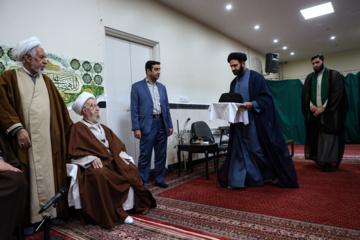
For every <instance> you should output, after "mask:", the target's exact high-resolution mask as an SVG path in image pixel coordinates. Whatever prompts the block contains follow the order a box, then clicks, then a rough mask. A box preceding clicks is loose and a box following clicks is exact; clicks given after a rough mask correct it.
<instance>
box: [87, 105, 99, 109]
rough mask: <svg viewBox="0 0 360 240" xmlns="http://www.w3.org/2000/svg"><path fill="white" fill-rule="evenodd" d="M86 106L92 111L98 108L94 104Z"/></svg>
mask: <svg viewBox="0 0 360 240" xmlns="http://www.w3.org/2000/svg"><path fill="white" fill-rule="evenodd" d="M88 106H89V108H90V109H91V110H92V109H94V108H97V107H99V106H98V105H97V104H96V103H95V104H93V103H91V104H88Z"/></svg>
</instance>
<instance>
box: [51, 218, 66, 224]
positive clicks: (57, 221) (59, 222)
mask: <svg viewBox="0 0 360 240" xmlns="http://www.w3.org/2000/svg"><path fill="white" fill-rule="evenodd" d="M50 223H51V224H52V225H55V226H59V225H63V224H64V220H62V219H60V218H52V219H50Z"/></svg>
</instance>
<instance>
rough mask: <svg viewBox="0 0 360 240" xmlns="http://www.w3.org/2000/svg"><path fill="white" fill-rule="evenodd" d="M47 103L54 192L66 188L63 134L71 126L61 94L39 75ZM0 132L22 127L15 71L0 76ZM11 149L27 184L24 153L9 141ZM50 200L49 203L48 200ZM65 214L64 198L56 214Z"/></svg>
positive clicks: (50, 81) (27, 169) (22, 118)
mask: <svg viewBox="0 0 360 240" xmlns="http://www.w3.org/2000/svg"><path fill="white" fill-rule="evenodd" d="M43 78H44V81H45V84H46V87H47V90H48V93H49V99H50V113H51V120H50V121H51V126H50V129H49V130H50V134H51V146H52V154H53V167H54V181H55V192H56V193H57V192H59V191H60V189H62V188H64V187H66V186H67V177H66V165H65V157H66V147H67V144H66V134H67V133H68V131H69V130H70V127H71V125H72V124H73V122H72V120H71V118H70V116H69V111H68V110H67V107H66V105H65V103H64V100H63V99H62V97H61V94H60V93H59V91H58V90H57V88H56V87H55V85H54V83H53V82H52V80H51V79H50V78H49V77H47V76H46V75H43ZM0 102H1V104H0V112H1V118H0V129H1V130H5V131H6V130H7V129H8V128H10V127H11V126H13V125H14V124H16V123H21V124H22V125H23V126H25V122H24V114H23V110H22V104H21V96H20V92H19V88H18V80H17V76H16V72H15V70H8V71H5V72H3V73H2V74H1V75H0ZM13 148H14V151H15V154H16V156H17V158H18V159H19V161H20V163H21V165H22V171H23V173H24V175H25V178H26V179H27V180H28V181H29V167H28V156H27V150H23V149H21V148H20V147H19V146H18V144H17V141H16V139H15V138H14V139H13ZM28 199H29V191H28V196H27V201H26V202H27V206H26V209H27V210H26V211H25V216H26V219H25V220H26V222H28V221H29V212H30V210H29V208H30V205H29V201H28ZM49 200H50V199H49ZM66 210H67V201H66V199H65V198H60V200H59V203H58V205H57V213H58V215H60V216H65V215H66Z"/></svg>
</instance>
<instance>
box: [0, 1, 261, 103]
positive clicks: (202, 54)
mask: <svg viewBox="0 0 360 240" xmlns="http://www.w3.org/2000/svg"><path fill="white" fill-rule="evenodd" d="M0 9H1V10H0V11H1V14H0V20H1V21H0V29H1V32H0V39H1V42H2V43H5V44H9V45H15V44H16V43H17V42H18V41H20V40H23V39H27V38H29V37H30V36H32V35H36V36H38V37H39V38H40V40H41V41H42V43H43V46H44V48H45V51H48V52H52V53H57V54H62V55H66V56H74V57H78V58H84V59H89V60H96V61H101V62H104V59H105V57H104V47H105V46H104V42H105V36H104V35H105V33H104V26H108V27H111V28H115V29H117V30H120V31H124V32H127V33H131V34H134V35H137V36H141V37H144V38H148V39H150V40H153V41H157V42H159V43H160V61H161V62H162V74H161V77H160V81H161V82H162V83H164V84H165V85H166V86H167V90H168V95H169V100H170V102H179V97H180V96H188V97H189V103H210V102H214V101H217V100H218V98H219V96H220V93H222V92H226V91H228V89H229V85H230V81H231V80H232V79H233V74H232V72H231V71H230V68H229V65H228V63H227V61H226V58H227V56H228V54H229V53H230V52H232V51H243V52H246V53H247V54H248V55H249V56H248V57H249V60H248V64H251V59H252V58H255V57H258V58H259V59H261V61H262V62H263V64H262V65H263V66H262V67H263V69H264V68H265V63H264V57H265V56H262V55H260V54H258V53H256V51H253V50H250V49H248V48H247V47H246V46H244V45H242V44H240V43H238V42H236V41H234V40H232V39H230V38H227V37H224V36H223V35H222V34H220V33H218V32H215V31H213V30H211V29H209V28H207V27H206V26H204V25H201V24H199V23H197V22H195V21H193V20H191V19H189V18H187V17H185V16H184V15H181V14H178V13H177V12H175V11H173V10H171V9H170V8H167V7H165V6H163V5H161V4H159V3H158V2H156V1H153V0H131V1H130V0H98V1H95V0H76V1H72V0H63V1H54V0H51V1H49V0H34V1H27V0H12V1H2V2H1V8H0ZM105 68H106V63H105ZM144 74H145V71H144ZM139 80H140V79H139ZM105 81H106V79H105Z"/></svg>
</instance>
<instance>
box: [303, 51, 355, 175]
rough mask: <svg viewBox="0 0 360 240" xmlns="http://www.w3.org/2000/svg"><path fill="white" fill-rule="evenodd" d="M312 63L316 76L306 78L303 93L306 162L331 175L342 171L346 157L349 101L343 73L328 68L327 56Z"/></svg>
mask: <svg viewBox="0 0 360 240" xmlns="http://www.w3.org/2000/svg"><path fill="white" fill-rule="evenodd" d="M311 63H312V65H313V69H314V72H313V73H310V74H309V75H308V76H307V77H306V80H305V84H304V89H303V93H302V111H303V113H304V117H305V127H306V139H305V158H307V159H312V160H314V161H315V162H316V163H317V164H318V165H320V166H322V169H323V171H330V170H331V168H332V167H336V168H338V167H339V165H340V162H341V160H342V157H343V155H344V148H345V140H344V134H345V120H346V113H347V111H348V100H347V95H346V91H345V86H344V81H343V79H342V77H341V75H340V73H339V72H338V71H336V70H331V69H327V68H326V67H325V59H324V56H322V55H321V54H318V55H315V56H313V57H312V58H311Z"/></svg>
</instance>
